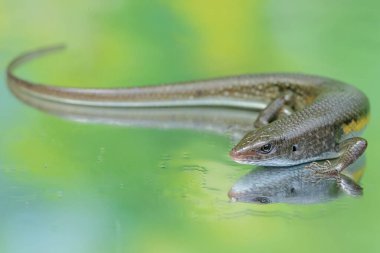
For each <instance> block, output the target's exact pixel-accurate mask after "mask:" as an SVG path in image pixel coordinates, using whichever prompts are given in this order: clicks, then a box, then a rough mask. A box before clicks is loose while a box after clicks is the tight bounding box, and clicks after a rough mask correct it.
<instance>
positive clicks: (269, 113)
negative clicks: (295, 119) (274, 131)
mask: <svg viewBox="0 0 380 253" xmlns="http://www.w3.org/2000/svg"><path fill="white" fill-rule="evenodd" d="M292 97H293V93H292V92H291V91H287V92H285V93H283V94H281V95H280V96H279V97H278V98H276V99H275V100H273V101H272V102H270V103H269V104H268V106H267V107H266V108H265V109H264V110H262V111H261V112H260V114H259V116H258V117H257V119H256V120H255V122H254V127H255V128H260V127H263V126H266V125H268V124H269V123H270V122H272V121H273V120H275V119H276V117H277V116H278V115H281V114H285V115H286V114H290V113H291V112H290V110H289V109H288V108H287V107H286V104H288V103H289V102H291V100H292ZM281 116H283V115H281Z"/></svg>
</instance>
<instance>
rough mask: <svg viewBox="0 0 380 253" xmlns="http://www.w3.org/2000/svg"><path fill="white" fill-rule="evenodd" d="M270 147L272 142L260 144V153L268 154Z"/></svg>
mask: <svg viewBox="0 0 380 253" xmlns="http://www.w3.org/2000/svg"><path fill="white" fill-rule="evenodd" d="M272 149H273V147H272V144H270V143H267V144H265V145H263V146H261V148H260V153H263V154H268V153H269V152H271V151H272Z"/></svg>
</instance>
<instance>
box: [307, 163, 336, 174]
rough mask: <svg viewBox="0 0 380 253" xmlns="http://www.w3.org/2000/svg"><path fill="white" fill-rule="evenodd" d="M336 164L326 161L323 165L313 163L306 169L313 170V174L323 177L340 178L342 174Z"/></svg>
mask: <svg viewBox="0 0 380 253" xmlns="http://www.w3.org/2000/svg"><path fill="white" fill-rule="evenodd" d="M337 167H338V166H337V165H336V164H335V163H331V162H330V161H329V160H326V161H325V162H324V163H323V164H322V163H317V162H313V163H311V164H309V165H307V166H305V169H309V170H312V172H313V174H314V175H316V176H321V177H339V175H340V172H339V170H338V169H337Z"/></svg>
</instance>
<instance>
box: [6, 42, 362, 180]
mask: <svg viewBox="0 0 380 253" xmlns="http://www.w3.org/2000/svg"><path fill="white" fill-rule="evenodd" d="M62 48H63V46H54V47H49V48H42V49H39V50H36V51H32V52H29V53H26V54H23V55H21V56H20V57H18V58H16V59H14V60H13V61H12V62H11V63H10V65H9V66H8V69H7V79H8V84H9V87H10V89H11V90H12V91H13V92H14V93H15V94H19V93H22V94H24V95H27V96H33V97H35V98H39V99H45V100H49V101H53V102H59V103H66V104H74V105H86V106H95V107H172V106H223V107H239V108H249V109H259V110H263V111H262V112H261V115H260V116H259V118H258V119H257V120H256V122H255V126H256V127H258V128H257V129H255V130H253V131H251V132H249V133H248V134H247V135H246V136H245V137H244V138H243V139H242V140H241V141H240V142H239V143H238V144H237V145H236V146H235V147H234V148H233V149H232V151H231V153H230V155H231V157H232V159H233V160H235V161H237V162H240V163H248V164H258V165H262V166H290V165H296V164H301V163H305V162H311V161H316V160H323V159H333V158H334V159H333V160H332V162H331V163H330V162H329V163H326V164H327V165H328V166H320V165H318V164H314V165H312V166H311V168H312V169H320V170H319V171H321V172H323V173H329V174H331V173H335V172H340V171H342V170H343V169H344V168H346V167H347V166H348V165H350V164H352V163H353V162H354V161H355V160H356V159H357V158H358V157H359V156H360V155H361V154H362V153H363V152H364V150H365V149H366V147H367V142H366V141H365V140H364V139H362V138H360V137H357V136H358V134H359V133H360V132H361V130H363V128H364V127H365V125H366V123H367V121H368V113H369V103H368V99H367V97H366V96H365V95H364V94H363V93H362V92H361V91H359V90H357V89H356V88H354V87H352V86H350V85H348V84H345V83H342V82H340V81H336V80H333V79H329V78H325V77H319V76H310V75H302V74H261V75H242V76H236V77H226V78H219V79H212V80H203V81H195V82H185V83H178V84H166V85H156V86H148V87H132V88H113V89H82V88H66V87H55V86H49V85H44V84H35V83H32V82H29V81H26V80H23V79H21V78H19V77H17V76H15V75H14V74H13V70H14V69H15V68H16V67H17V66H18V65H20V64H22V63H24V62H26V61H28V60H31V59H33V58H36V57H39V56H42V55H44V54H47V53H50V52H54V51H57V50H60V49H62Z"/></svg>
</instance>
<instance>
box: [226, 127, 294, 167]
mask: <svg viewBox="0 0 380 253" xmlns="http://www.w3.org/2000/svg"><path fill="white" fill-rule="evenodd" d="M285 145H286V143H284V141H283V140H282V138H281V135H280V134H279V133H276V131H274V130H273V129H272V128H271V127H269V126H266V127H263V128H259V129H256V130H253V131H250V132H248V133H247V134H246V135H245V136H244V137H243V138H242V140H241V141H240V142H239V143H238V144H237V145H236V146H235V147H234V148H233V149H232V150H231V152H230V156H231V158H232V159H233V160H234V161H236V162H238V163H243V164H255V165H261V166H280V165H286V163H287V162H289V159H287V157H286V154H285V153H284V152H283V151H284V150H287V148H285Z"/></svg>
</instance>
